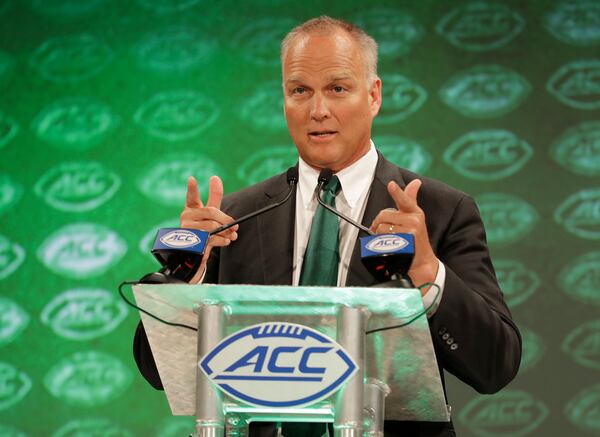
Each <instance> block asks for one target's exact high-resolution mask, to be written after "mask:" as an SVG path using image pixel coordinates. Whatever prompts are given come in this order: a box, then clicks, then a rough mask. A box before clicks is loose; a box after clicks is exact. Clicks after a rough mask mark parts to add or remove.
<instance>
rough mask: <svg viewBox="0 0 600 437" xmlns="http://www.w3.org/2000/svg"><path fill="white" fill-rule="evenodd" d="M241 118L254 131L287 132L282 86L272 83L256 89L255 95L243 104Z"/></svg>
mask: <svg viewBox="0 0 600 437" xmlns="http://www.w3.org/2000/svg"><path fill="white" fill-rule="evenodd" d="M239 117H240V118H241V119H242V120H243V121H244V122H246V123H248V125H249V126H252V127H253V128H254V129H258V130H263V129H265V130H268V131H273V132H275V131H282V130H285V128H286V126H287V125H286V122H285V117H284V115H283V93H282V92H281V84H280V83H275V82H272V83H267V84H264V85H261V86H258V87H256V88H255V91H254V94H252V95H250V96H247V97H246V98H244V100H243V102H242V103H241V105H240V109H239Z"/></svg>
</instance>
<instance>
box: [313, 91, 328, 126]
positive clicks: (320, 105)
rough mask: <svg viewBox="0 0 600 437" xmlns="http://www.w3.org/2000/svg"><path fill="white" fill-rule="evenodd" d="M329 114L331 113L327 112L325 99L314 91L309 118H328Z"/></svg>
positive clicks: (321, 119)
mask: <svg viewBox="0 0 600 437" xmlns="http://www.w3.org/2000/svg"><path fill="white" fill-rule="evenodd" d="M330 116H331V113H330V112H329V105H328V104H327V99H326V98H325V97H324V96H323V95H321V94H319V93H316V94H315V95H314V97H313V99H312V107H311V110H310V118H312V119H313V120H315V121H323V120H326V119H328V118H329V117H330Z"/></svg>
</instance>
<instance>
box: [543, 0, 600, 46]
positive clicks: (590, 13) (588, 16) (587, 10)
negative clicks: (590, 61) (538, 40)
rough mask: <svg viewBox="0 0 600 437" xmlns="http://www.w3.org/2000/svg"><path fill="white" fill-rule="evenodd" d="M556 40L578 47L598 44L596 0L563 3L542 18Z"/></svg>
mask: <svg viewBox="0 0 600 437" xmlns="http://www.w3.org/2000/svg"><path fill="white" fill-rule="evenodd" d="M544 18H545V19H544V24H545V26H546V28H547V29H548V30H549V31H550V33H551V34H552V35H554V36H555V37H556V38H557V39H559V40H561V41H563V42H566V43H567V44H574V45H578V46H592V45H596V44H598V43H600V4H598V2H597V1H596V0H578V1H568V2H567V1H563V2H560V3H557V4H556V6H555V7H554V9H553V10H551V11H550V12H547V13H546V15H545V17H544Z"/></svg>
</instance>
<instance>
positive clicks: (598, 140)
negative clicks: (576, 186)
mask: <svg viewBox="0 0 600 437" xmlns="http://www.w3.org/2000/svg"><path fill="white" fill-rule="evenodd" d="M550 153H551V154H552V158H554V160H555V161H556V162H557V163H558V164H560V165H562V166H563V167H564V168H566V169H567V170H571V171H572V172H574V173H577V174H581V175H584V176H598V175H600V121H586V122H583V123H581V124H578V125H577V126H575V127H572V128H570V129H569V130H567V131H566V132H565V133H564V134H562V135H561V136H560V137H559V138H558V139H557V140H556V142H555V143H554V145H553V146H552V149H551V150H550Z"/></svg>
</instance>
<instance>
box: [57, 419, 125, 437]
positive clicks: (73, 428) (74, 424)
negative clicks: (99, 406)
mask: <svg viewBox="0 0 600 437" xmlns="http://www.w3.org/2000/svg"><path fill="white" fill-rule="evenodd" d="M77 436H81V437H83V436H89V437H92V436H98V437H100V436H104V437H109V436H110V437H133V434H132V433H130V432H129V431H127V430H126V429H124V428H122V427H121V426H119V425H117V424H116V423H114V422H112V421H111V420H109V419H106V418H102V417H98V418H89V419H75V420H71V421H69V422H67V423H65V424H64V425H63V426H61V427H60V428H59V429H57V430H56V431H55V432H54V433H53V434H52V437H77Z"/></svg>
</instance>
